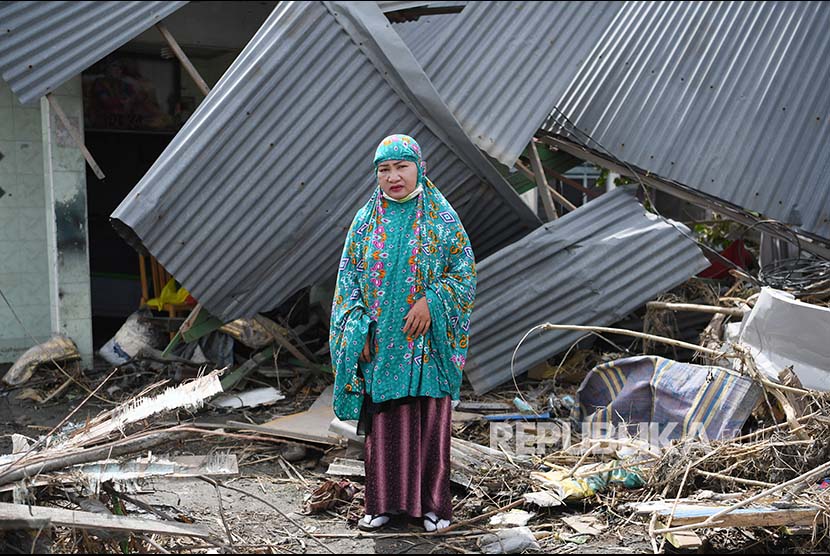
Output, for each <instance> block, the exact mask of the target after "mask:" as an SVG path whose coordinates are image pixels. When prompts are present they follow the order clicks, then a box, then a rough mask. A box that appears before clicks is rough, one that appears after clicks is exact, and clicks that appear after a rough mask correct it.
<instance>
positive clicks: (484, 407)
mask: <svg viewBox="0 0 830 556" xmlns="http://www.w3.org/2000/svg"><path fill="white" fill-rule="evenodd" d="M515 407H516V406H514V405H513V404H512V403H507V402H458V405H457V406H456V408H455V409H457V410H458V411H484V412H488V413H489V412H493V413H495V412H497V411H513V410H514V409H515Z"/></svg>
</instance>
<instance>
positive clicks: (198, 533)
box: [0, 502, 212, 539]
mask: <svg viewBox="0 0 830 556" xmlns="http://www.w3.org/2000/svg"><path fill="white" fill-rule="evenodd" d="M6 520H19V521H23V522H25V523H30V524H31V527H35V525H34V524H35V523H38V524H40V523H43V520H47V521H49V522H51V524H52V525H59V526H63V527H73V528H77V529H90V530H92V531H93V532H94V531H99V530H105V531H127V532H132V531H134V532H141V533H151V534H156V535H172V536H178V537H198V538H201V539H209V538H211V536H212V535H211V534H210V532H209V531H207V530H206V529H203V528H202V527H201V526H198V525H190V524H187V523H170V522H166V521H159V520H154V519H143V518H139V517H123V516H117V515H102V514H95V513H91V512H81V511H77V510H65V509H63V508H47V507H43V506H24V505H23V504H9V503H6V502H0V522H4V521H6Z"/></svg>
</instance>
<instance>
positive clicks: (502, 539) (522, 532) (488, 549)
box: [479, 527, 541, 554]
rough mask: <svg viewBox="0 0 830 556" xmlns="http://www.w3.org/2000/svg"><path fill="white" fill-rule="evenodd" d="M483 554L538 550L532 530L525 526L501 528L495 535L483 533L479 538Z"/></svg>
mask: <svg viewBox="0 0 830 556" xmlns="http://www.w3.org/2000/svg"><path fill="white" fill-rule="evenodd" d="M479 546H480V547H481V551H482V552H483V553H485V554H518V553H520V552H524V551H525V550H540V549H541V547H540V546H539V543H538V542H536V536H535V535H534V534H533V531H531V530H530V529H528V528H527V527H513V528H510V529H502V530H501V531H499V532H498V533H496V534H495V535H484V536H483V537H481V539H480V540H479Z"/></svg>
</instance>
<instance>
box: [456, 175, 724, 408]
mask: <svg viewBox="0 0 830 556" xmlns="http://www.w3.org/2000/svg"><path fill="white" fill-rule="evenodd" d="M676 225H677V226H679V227H681V228H682V225H680V224H676ZM708 265H709V262H708V261H707V260H706V258H705V257H704V256H703V253H702V252H701V250H700V248H698V247H697V245H696V244H695V243H694V242H693V241H692V240H691V239H690V238H688V237H686V236H684V235H683V234H682V233H681V232H680V231H678V229H677V228H675V225H672V224H670V223H668V222H667V221H665V220H663V219H662V218H660V217H657V216H655V215H653V214H650V213H646V212H645V210H644V209H643V207H642V205H640V203H638V202H637V200H636V198H635V197H634V195H633V194H632V192H631V191H628V190H626V189H623V188H617V189H616V190H614V191H613V192H610V193H606V194H605V195H602V196H601V197H600V198H598V199H596V200H594V201H591V202H590V203H588V204H586V205H584V206H582V207H580V208H579V209H577V210H576V211H574V212H571V213H569V214H567V215H566V216H564V217H562V218H560V219H558V220H555V221H553V222H550V223H548V224H545V225H544V226H542V227H541V228H539V229H538V230H536V231H534V232H533V233H531V234H529V235H528V236H526V237H525V238H523V239H521V240H519V241H517V242H516V243H514V244H512V245H510V246H508V247H505V248H504V249H502V250H500V251H498V252H497V253H494V254H493V255H490V256H489V257H487V258H486V259H484V260H483V261H481V262H480V263H479V266H478V289H477V292H476V307H475V309H474V310H473V317H472V322H471V325H470V326H471V329H470V335H471V336H470V351H469V356H468V358H467V367H466V370H465V374H466V375H467V377H468V379H469V381H470V383H471V384H472V385H473V388H474V389H475V391H476V393H478V394H483V393H485V392H487V391H489V390H491V389H492V388H494V387H496V386H498V385H499V384H502V383H503V382H506V381H508V380H510V379H511V368H510V361H511V357H512V356H513V351H514V349H515V348H516V346H517V345H518V343H519V341H520V340H521V338H522V337H523V336H524V335H525V334H526V333H527V332H528V331H529V330H530V329H531V328H533V327H534V326H536V325H539V324H542V323H545V322H550V323H553V324H576V325H596V326H603V325H609V324H613V323H615V322H617V321H619V320H620V319H622V318H623V317H625V316H626V315H627V314H628V313H630V312H631V311H633V310H635V309H636V308H638V307H639V306H641V305H642V304H643V303H645V302H646V301H648V300H650V299H653V298H654V297H655V296H656V295H658V294H660V293H663V292H665V291H668V290H670V289H671V288H673V287H675V286H677V285H679V284H681V283H683V282H684V281H685V280H687V279H688V278H689V277H691V276H693V275H695V274H696V273H698V272H699V271H701V270H703V269H704V268H706V267H707V266H708ZM584 335H585V334H584V332H543V333H540V332H536V333H534V334H531V335H530V336H529V337H528V338H527V340H525V342H524V343H523V344H522V346H521V348H520V349H519V351H518V353H517V354H516V360H515V367H514V370H515V373H516V374H517V375H519V374H522V373H524V372H526V371H527V370H528V369H530V368H531V367H533V366H534V365H537V364H539V363H542V362H543V361H545V360H546V359H547V358H549V357H553V356H554V355H556V354H557V353H560V352H562V351H564V350H566V349H568V348H569V347H570V346H571V344H573V343H574V342H576V341H577V340H578V339H579V338H580V337H582V336H584Z"/></svg>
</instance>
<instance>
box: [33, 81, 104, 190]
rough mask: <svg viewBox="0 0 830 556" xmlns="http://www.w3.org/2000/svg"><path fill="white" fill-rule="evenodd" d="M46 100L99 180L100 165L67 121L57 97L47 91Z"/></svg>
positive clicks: (101, 173) (78, 132)
mask: <svg viewBox="0 0 830 556" xmlns="http://www.w3.org/2000/svg"><path fill="white" fill-rule="evenodd" d="M46 100H48V101H49V106H51V107H52V110H54V111H55V114H57V115H58V118H59V119H60V121H61V123H62V124H63V126H64V127H65V128H66V131H68V132H69V135H71V136H72V139H74V140H75V144H77V145H78V148H79V149H81V152H82V153H83V154H84V158H85V159H86V161H87V163H88V164H89V167H90V168H92V171H93V172H95V175H96V176H97V177H98V179H99V180H102V179H104V177H105V176H104V172H103V171H102V170H101V167H100V166H98V163H97V162H95V159H94V158H92V153H90V152H89V150H88V149H87V148H86V145H84V139H83V137H81V132H80V131H78V130H77V129H76V128H75V126H73V125H72V122H70V121H69V118H67V117H66V113H65V112H64V111H63V109H62V108H61V106H60V104H58V99H57V98H55V97H54V96H52V93H48V94H47V95H46Z"/></svg>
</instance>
